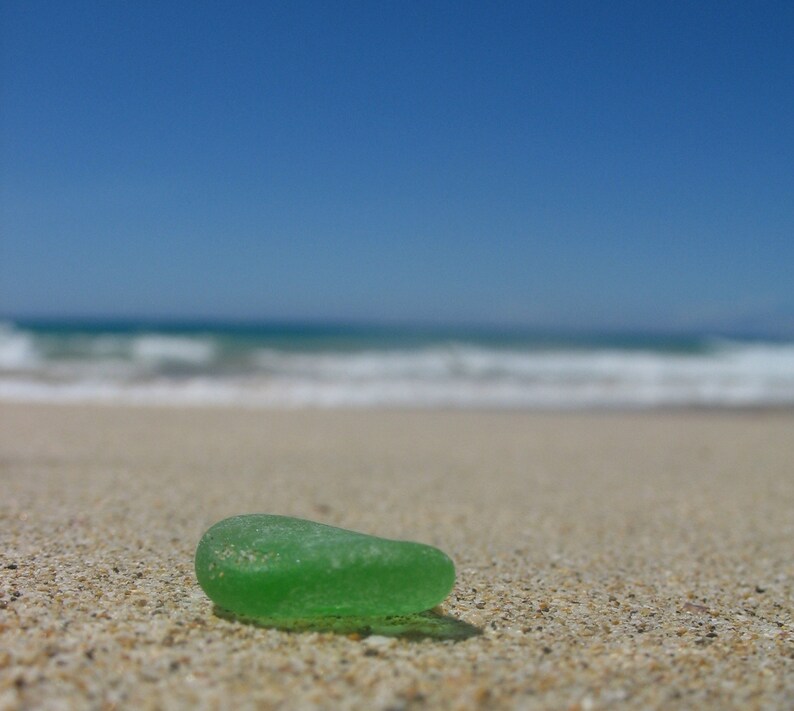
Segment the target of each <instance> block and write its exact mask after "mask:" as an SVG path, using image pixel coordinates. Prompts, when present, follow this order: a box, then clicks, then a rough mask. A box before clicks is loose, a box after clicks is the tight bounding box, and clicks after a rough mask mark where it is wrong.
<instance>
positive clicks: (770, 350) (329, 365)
mask: <svg viewBox="0 0 794 711" xmlns="http://www.w3.org/2000/svg"><path fill="white" fill-rule="evenodd" d="M0 399H6V400H38V401H110V402H127V403H147V404H151V403H155V404H232V405H233V404H241V405H248V406H260V407H270V406H287V407H302V406H314V407H333V406H341V407H347V406H350V407H371V406H397V407H401V406H405V407H497V408H499V407H504V408H547V407H551V408H577V407H613V406H618V407H655V406H669V405H684V406H687V405H692V406H764V405H791V404H794V343H792V342H787V341H780V340H777V341H774V340H763V339H725V338H717V337H713V336H709V335H700V334H694V335H692V334H690V335H670V336H666V335H649V334H639V333H596V334H563V333H552V332H539V331H535V332H530V331H525V332H520V331H505V330H503V331H498V330H486V329H475V328H469V329H464V328H408V327H402V328H396V327H395V328H385V327H366V326H344V325H327V324H325V325H324V324H318V325H306V324H288V323H280V324H273V323H270V324H235V323H175V322H172V323H167V324H163V323H147V322H133V321H126V322H120V321H119V322H98V321H93V322H43V321H16V322H10V321H8V322H4V323H2V324H0Z"/></svg>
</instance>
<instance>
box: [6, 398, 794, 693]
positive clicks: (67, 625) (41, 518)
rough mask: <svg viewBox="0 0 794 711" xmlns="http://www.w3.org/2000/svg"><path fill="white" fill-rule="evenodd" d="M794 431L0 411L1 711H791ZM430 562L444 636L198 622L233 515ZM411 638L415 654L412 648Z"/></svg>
mask: <svg viewBox="0 0 794 711" xmlns="http://www.w3.org/2000/svg"><path fill="white" fill-rule="evenodd" d="M792 431H794V412H792V411H791V410H790V409H785V408H784V409H776V408H761V409H755V408H753V409H722V408H719V409H715V410H703V409H699V408H683V409H678V408H665V409H663V410H636V411H635V410H629V411H627V410H606V411H604V410H601V411H569V412H567V411H556V412H548V411H546V412H527V411H517V410H484V409H471V410H443V409H432V410H426V409H419V410H408V409H383V408H379V409H355V408H350V409H289V410H281V409H275V408H274V409H255V408H235V407H226V406H224V407H221V406H216V407H184V408H179V407H140V406H118V405H110V404H104V405H101V406H97V405H73V404H59V405H52V404H13V403H9V402H0V474H1V475H2V482H3V489H4V495H3V497H2V501H0V517H2V518H1V519H0V524H1V526H0V528H2V533H0V537H1V539H2V545H1V546H0V550H2V559H1V560H0V572H1V573H2V576H1V577H2V588H1V589H0V594H1V595H2V597H0V648H2V650H3V651H2V652H0V708H34V707H36V708H59V707H69V708H117V707H136V708H137V707H140V708H162V707H168V708H181V707H188V706H190V707H199V708H202V707H203V708H221V707H236V708H249V707H251V708H253V707H256V708H383V709H386V708H439V707H442V708H566V709H567V708H580V709H586V708H591V709H597V708H606V707H609V708H616V707H625V708H636V707H643V708H670V707H694V706H697V707H699V708H748V707H750V708H753V707H757V708H784V707H787V706H791V705H793V704H794V620H792V609H793V608H794V560H793V559H792V556H791V540H794V475H793V474H792V466H794V443H792V442H791V437H790V433H791V432H792ZM245 512H267V513H280V514H286V515H293V516H299V517H303V518H310V519H312V520H317V521H321V522H323V523H329V524H332V525H338V526H342V527H345V528H350V529H353V530H360V531H363V532H367V533H372V534H376V535H382V536H385V537H389V538H397V539H412V540H418V541H423V542H426V543H430V544H432V545H436V546H438V547H440V548H442V549H443V550H445V551H446V552H448V553H449V554H450V555H451V557H452V558H453V560H455V562H456V565H457V574H458V577H457V583H456V586H455V589H454V590H453V593H452V594H451V595H450V597H449V598H448V599H447V601H446V602H445V603H444V604H443V605H442V606H441V608H440V610H439V611H438V612H439V613H440V614H441V615H443V616H447V617H449V618H451V619H454V620H457V621H459V622H460V623H461V624H464V625H468V626H471V627H472V628H475V629H476V630H477V634H473V635H470V636H466V637H465V638H463V639H457V640H456V639H444V638H440V637H439V638H433V637H432V635H430V636H426V637H425V638H423V639H417V638H415V636H411V635H400V634H397V636H389V635H390V632H389V630H388V629H384V630H380V632H379V633H378V634H375V635H370V636H366V635H362V634H360V633H358V632H356V631H350V630H343V631H341V632H339V631H337V632H336V633H335V632H333V631H321V630H316V629H307V630H302V631H283V630H276V629H268V628H263V627H259V626H254V625H247V624H243V623H241V622H240V621H235V620H230V619H226V618H224V617H223V616H218V615H216V614H214V612H213V608H212V604H211V603H210V602H209V600H207V598H206V597H205V596H204V595H203V593H202V591H201V590H200V588H198V585H197V583H196V580H195V576H194V574H193V569H192V556H193V552H194V550H195V545H196V543H197V542H198V538H199V537H200V535H201V534H202V533H203V531H204V530H206V528H207V527H209V525H211V524H212V523H214V522H215V521H217V520H219V519H221V518H223V517H225V516H227V515H232V514H237V513H245ZM420 636H421V635H420Z"/></svg>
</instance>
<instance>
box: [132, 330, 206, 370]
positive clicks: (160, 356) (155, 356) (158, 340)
mask: <svg viewBox="0 0 794 711" xmlns="http://www.w3.org/2000/svg"><path fill="white" fill-rule="evenodd" d="M132 357H133V359H134V360H136V361H138V362H141V363H145V364H160V363H184V364H189V365H205V364H207V363H210V362H211V361H212V359H213V358H214V357H215V345H214V344H213V343H212V341H210V340H209V339H201V338H188V337H183V336H162V335H142V336H138V337H136V338H135V339H134V340H133V341H132Z"/></svg>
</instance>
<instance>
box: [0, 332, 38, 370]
mask: <svg viewBox="0 0 794 711" xmlns="http://www.w3.org/2000/svg"><path fill="white" fill-rule="evenodd" d="M40 362H41V354H40V353H39V352H38V351H37V350H36V348H35V346H34V344H33V337H32V336H31V335H30V334H28V333H25V332H24V331H20V330H19V329H17V328H15V327H14V325H13V324H10V323H2V322H0V371H3V370H26V369H28V368H33V367H36V366H38V365H39V363H40Z"/></svg>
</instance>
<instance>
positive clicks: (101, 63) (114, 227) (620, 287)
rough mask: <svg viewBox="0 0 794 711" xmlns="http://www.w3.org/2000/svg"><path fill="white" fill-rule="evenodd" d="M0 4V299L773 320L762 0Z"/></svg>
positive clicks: (788, 190) (780, 319) (792, 243)
mask: <svg viewBox="0 0 794 711" xmlns="http://www.w3.org/2000/svg"><path fill="white" fill-rule="evenodd" d="M0 7H2V11H1V12H0V33H1V35H2V36H1V39H2V47H1V48H0V53H1V54H0V57H1V59H2V70H1V71H2V84H1V85H0V90H1V91H2V101H1V102H0V128H1V129H2V147H1V152H0V179H1V180H2V198H1V199H0V220H1V222H0V227H1V228H2V237H0V240H1V242H0V313H5V314H6V315H8V314H11V315H13V314H27V315H40V316H81V315H82V316H84V315H88V316H98V315H101V316H166V317H209V318H225V317H231V318H256V319H271V318H277V319H282V318H283V319H311V320H325V319H333V320H369V321H371V320H374V321H395V320H397V321H421V322H478V323H492V324H524V325H543V326H561V327H577V328H578V327H592V328H604V327H609V328H615V327H617V328H621V327H627V328H634V327H644V328H650V329H654V328H660V329H668V328H699V327H706V328H713V327H740V328H744V327H750V328H756V327H764V328H766V327H770V328H773V329H784V330H792V329H794V326H791V324H794V3H792V2H789V1H782V2H765V1H763V0H759V1H758V2H731V1H730V0H719V1H717V2H698V3H690V2H658V3H642V2H581V3H568V2H560V1H559V0H557V1H555V2H478V3H470V2H433V1H432V0H425V1H423V2H396V1H395V2H375V1H374V0H373V1H371V2H319V1H318V2H309V3H304V2H293V1H290V2H262V3H258V2H237V3H235V2H223V3H221V2H215V3H207V2H137V1H136V2H124V3H122V2H61V1H54V2H36V1H35V0H34V1H26V2H8V1H7V0H2V2H1V4H0Z"/></svg>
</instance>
